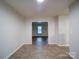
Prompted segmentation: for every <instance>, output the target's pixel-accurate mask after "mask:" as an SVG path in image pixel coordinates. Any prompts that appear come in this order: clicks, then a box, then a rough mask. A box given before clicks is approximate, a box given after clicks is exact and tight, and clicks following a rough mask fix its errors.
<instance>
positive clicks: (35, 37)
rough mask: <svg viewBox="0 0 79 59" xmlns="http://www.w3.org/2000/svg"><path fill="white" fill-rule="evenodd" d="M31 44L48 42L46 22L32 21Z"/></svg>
mask: <svg viewBox="0 0 79 59" xmlns="http://www.w3.org/2000/svg"><path fill="white" fill-rule="evenodd" d="M32 44H34V45H46V44H48V22H32Z"/></svg>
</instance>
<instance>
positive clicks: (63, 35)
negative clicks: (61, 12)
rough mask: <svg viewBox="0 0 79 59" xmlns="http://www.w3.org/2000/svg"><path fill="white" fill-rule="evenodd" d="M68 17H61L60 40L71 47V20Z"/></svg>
mask: <svg viewBox="0 0 79 59" xmlns="http://www.w3.org/2000/svg"><path fill="white" fill-rule="evenodd" d="M67 17H68V16H59V23H58V24H59V39H60V40H61V39H62V41H63V42H62V41H61V42H62V44H66V45H67V46H69V19H67Z"/></svg>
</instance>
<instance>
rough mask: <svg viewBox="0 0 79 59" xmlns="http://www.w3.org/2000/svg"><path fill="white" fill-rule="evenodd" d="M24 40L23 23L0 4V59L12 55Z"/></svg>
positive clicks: (9, 9)
mask: <svg viewBox="0 0 79 59" xmlns="http://www.w3.org/2000/svg"><path fill="white" fill-rule="evenodd" d="M23 40H24V21H23V19H22V18H21V17H19V16H18V15H17V14H16V13H15V12H13V11H12V10H11V8H9V7H7V6H6V5H5V4H3V3H2V2H0V59H4V58H5V57H6V56H8V55H9V54H10V53H12V52H13V51H14V50H15V49H16V48H17V47H18V46H20V45H21V44H23Z"/></svg>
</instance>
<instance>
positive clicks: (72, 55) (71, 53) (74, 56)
mask: <svg viewBox="0 0 79 59" xmlns="http://www.w3.org/2000/svg"><path fill="white" fill-rule="evenodd" d="M69 55H70V56H71V57H72V58H73V59H77V58H76V52H70V53H69Z"/></svg>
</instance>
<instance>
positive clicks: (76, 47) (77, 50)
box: [60, 1, 79, 59]
mask: <svg viewBox="0 0 79 59" xmlns="http://www.w3.org/2000/svg"><path fill="white" fill-rule="evenodd" d="M60 19H61V20H63V21H64V22H65V23H64V22H63V24H61V25H62V29H60V30H61V32H62V33H66V32H67V33H66V34H67V39H66V40H67V41H66V42H67V43H68V44H69V45H70V53H71V54H72V55H74V56H75V58H77V59H79V1H78V2H76V3H75V4H74V5H73V6H72V7H71V8H70V13H69V15H68V16H61V17H60ZM66 21H67V23H68V24H67V23H66ZM66 24H67V26H64V25H66ZM68 28H69V30H68ZM68 33H69V34H68Z"/></svg>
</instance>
